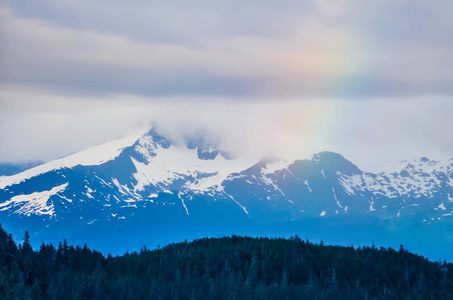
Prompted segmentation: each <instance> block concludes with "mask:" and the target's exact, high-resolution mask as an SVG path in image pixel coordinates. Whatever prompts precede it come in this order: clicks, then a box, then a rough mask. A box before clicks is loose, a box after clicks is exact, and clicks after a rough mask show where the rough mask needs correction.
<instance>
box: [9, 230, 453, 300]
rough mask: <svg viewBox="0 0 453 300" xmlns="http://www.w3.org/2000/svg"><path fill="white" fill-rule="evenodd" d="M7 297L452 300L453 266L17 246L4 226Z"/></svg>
mask: <svg viewBox="0 0 453 300" xmlns="http://www.w3.org/2000/svg"><path fill="white" fill-rule="evenodd" d="M0 254H1V255H0V266H1V267H0V296H1V298H2V299H63V298H64V299H451V296H452V295H453V264H451V263H448V264H447V263H446V262H443V263H441V262H430V261H428V260H427V259H425V258H423V257H421V256H418V255H414V254H411V253H409V252H408V251H407V250H405V249H404V248H403V247H402V246H401V248H400V250H399V251H395V250H393V249H391V248H388V249H384V248H379V249H378V248H376V247H374V246H373V247H363V248H357V249H355V248H353V247H339V246H325V245H323V244H322V243H321V244H313V243H310V242H308V241H303V240H301V239H299V238H298V237H293V238H291V239H269V238H250V237H238V236H232V237H224V238H216V239H214V238H210V239H208V238H205V239H199V240H195V241H193V242H190V243H187V242H184V243H178V244H170V245H167V246H165V247H163V248H158V249H156V250H148V249H146V248H142V250H141V251H140V252H133V253H127V254H125V255H123V256H116V257H113V256H111V255H109V256H107V257H105V256H103V255H102V254H101V253H100V252H97V251H93V250H90V249H88V248H87V247H86V246H84V247H83V248H81V247H79V246H77V247H73V246H68V245H67V243H66V242H64V243H63V244H62V243H60V244H59V245H58V246H53V245H44V244H43V245H42V246H41V247H40V249H39V250H38V251H33V249H32V248H31V246H30V240H29V236H28V233H26V234H25V239H24V242H23V243H22V244H20V245H19V246H17V245H16V244H15V243H14V241H13V239H12V236H11V235H8V234H7V233H6V232H5V231H4V230H3V229H0Z"/></svg>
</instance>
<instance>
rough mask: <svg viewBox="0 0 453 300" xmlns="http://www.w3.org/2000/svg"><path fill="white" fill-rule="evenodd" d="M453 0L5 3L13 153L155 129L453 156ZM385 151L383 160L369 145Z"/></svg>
mask: <svg viewBox="0 0 453 300" xmlns="http://www.w3.org/2000/svg"><path fill="white" fill-rule="evenodd" d="M450 8H451V4H450V2H449V1H431V2H426V1H421V0H416V1H406V0H397V1H395V0H392V1H390V0H384V1H360V0H348V1H336V2H332V1H330V2H327V1H320V0H312V1H284V3H283V2H276V1H267V0H266V1H262V0H261V1H258V0H253V1H245V2H244V1H242V2H235V1H208V0H197V1H171V2H170V1H144V0H143V1H141V0H140V1H133V2H132V3H131V2H125V1H119V0H115V1H111V0H110V1H107V0H100V1H87V0H78V1H73V0H70V1H57V0H43V1H39V2H38V1H25V0H15V1H12V0H4V1H2V2H0V160H1V161H29V160H36V159H38V160H50V159H54V158H56V157H59V156H63V155H67V154H70V153H72V152H75V151H78V150H81V149H84V148H86V147H89V146H93V145H95V144H98V143H102V142H106V141H109V140H111V139H115V138H120V137H126V136H129V135H132V134H135V133H136V132H137V131H144V130H146V128H148V127H149V126H150V122H151V121H153V122H154V123H155V124H157V125H158V128H159V130H161V131H162V133H164V134H168V135H170V136H172V137H173V138H174V139H175V140H180V139H182V138H183V137H184V135H187V134H196V133H197V132H199V131H202V132H204V133H206V134H209V135H211V136H214V137H215V138H217V137H218V139H219V140H220V141H221V144H222V146H223V147H224V148H226V149H227V150H233V151H237V152H240V153H243V154H244V155H257V156H259V155H266V154H276V155H280V156H285V157H292V158H294V157H299V158H301V157H302V158H303V157H307V156H309V155H310V154H312V153H313V152H317V151H323V150H332V151H337V152H340V153H342V154H344V155H345V156H346V157H347V158H350V159H351V160H353V161H355V162H357V163H358V164H359V166H361V167H363V168H364V169H371V168H375V167H378V166H376V163H375V162H379V163H380V162H389V161H393V160H396V159H403V158H408V157H412V156H414V157H417V156H418V157H419V156H425V155H428V156H432V157H434V158H445V157H451V156H452V154H453V148H452V145H453V135H452V132H451V130H450V127H451V121H450V116H451V113H452V112H453V106H452V105H453V101H452V97H453V60H452V59H451V57H450V56H451V53H452V52H453V39H452V38H451V37H452V36H453V19H452V18H451V16H450V12H451V9H450ZM370 157H371V158H370Z"/></svg>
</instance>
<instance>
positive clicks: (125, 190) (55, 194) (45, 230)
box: [0, 130, 453, 260]
mask: <svg viewBox="0 0 453 300" xmlns="http://www.w3.org/2000/svg"><path fill="white" fill-rule="evenodd" d="M370 159H372V158H370ZM452 213H453V160H450V161H447V162H437V161H431V160H429V159H427V158H421V159H419V160H414V161H401V162H398V163H395V164H394V165H393V166H391V167H389V168H387V169H382V170H381V171H379V172H377V173H369V172H363V171H361V170H360V169H359V168H358V167H357V166H355V165H354V164H353V163H352V162H350V161H348V160H347V159H345V158H344V157H343V156H341V155H340V154H337V153H333V152H321V153H318V154H314V155H313V156H312V157H311V158H310V159H305V160H295V161H284V160H280V159H277V158H264V159H261V160H260V159H256V160H253V159H244V158H240V157H235V156H234V155H231V154H228V153H226V152H224V151H221V150H220V149H218V148H217V147H216V145H215V143H211V142H209V141H208V140H206V139H204V138H203V137H196V138H192V139H187V140H186V141H185V142H184V143H183V144H176V143H175V142H172V141H170V140H169V139H167V138H165V137H163V136H161V135H159V134H158V133H156V132H155V131H154V130H150V131H149V132H147V133H146V134H143V135H141V136H137V137H132V138H128V139H123V140H118V141H113V142H111V143H107V144H104V145H100V146H97V147H94V148H90V149H87V150H85V151H82V152H79V153H76V154H74V155H71V156H68V157H65V158H62V159H58V160H55V161H52V162H49V163H46V164H41V165H38V166H35V167H32V168H29V169H27V170H24V171H23V172H20V173H17V174H10V175H9V176H1V177H0V222H1V223H2V224H3V226H4V228H5V229H7V230H8V231H10V232H12V233H13V235H15V236H16V238H20V237H22V236H23V233H24V231H25V230H29V232H30V234H31V240H32V241H33V242H34V243H35V245H39V244H40V243H41V242H43V241H44V242H54V243H55V242H58V241H60V240H63V239H67V240H68V241H69V242H71V243H73V244H83V243H85V242H86V243H88V245H89V246H90V247H93V248H96V249H99V250H101V251H104V252H111V253H116V254H117V253H122V252H124V251H126V250H137V249H139V248H140V247H142V246H143V245H147V246H148V247H154V246H157V245H159V244H160V245H163V244H165V243H169V242H178V241H182V240H184V239H189V240H190V239H193V238H200V237H204V236H222V235H231V234H237V235H254V236H277V235H278V236H289V235H294V234H297V235H299V236H301V237H302V238H308V239H310V240H311V241H314V242H317V241H321V240H323V241H324V242H326V243H335V244H346V245H351V244H353V245H362V244H366V245H371V244H372V243H375V244H376V245H382V246H385V247H388V246H391V247H399V245H400V244H404V245H405V247H407V248H408V249H409V250H411V251H413V252H418V253H419V254H422V255H425V256H428V257H430V258H433V259H437V258H446V259H449V260H453V218H452V215H451V214H452Z"/></svg>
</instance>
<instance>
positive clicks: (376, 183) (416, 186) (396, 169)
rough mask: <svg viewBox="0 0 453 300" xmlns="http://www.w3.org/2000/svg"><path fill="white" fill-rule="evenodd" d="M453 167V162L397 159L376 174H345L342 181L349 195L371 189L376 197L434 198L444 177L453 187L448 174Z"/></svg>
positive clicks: (424, 158) (341, 177)
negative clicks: (407, 196) (452, 165)
mask: <svg viewBox="0 0 453 300" xmlns="http://www.w3.org/2000/svg"><path fill="white" fill-rule="evenodd" d="M451 169H452V168H451V161H450V162H447V163H442V162H439V161H432V160H429V159H427V158H426V157H422V158H421V159H419V160H404V161H398V162H396V163H395V164H394V165H392V166H390V167H387V168H382V169H380V170H379V172H378V173H376V174H372V173H364V174H362V175H353V176H346V175H344V174H342V175H340V178H339V180H340V183H341V184H342V185H343V187H344V188H345V191H346V192H347V193H348V194H350V195H352V194H354V193H356V192H360V191H369V192H372V193H374V194H375V195H376V196H385V197H388V198H397V197H401V196H403V195H410V196H411V197H413V198H415V199H416V198H420V197H426V198H432V197H433V196H434V194H433V193H434V192H435V191H436V190H437V189H439V188H440V186H441V184H442V181H443V180H445V179H447V181H446V184H447V185H450V186H453V180H451V179H450V178H449V177H448V176H449V174H450V173H451Z"/></svg>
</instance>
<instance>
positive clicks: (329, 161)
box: [311, 151, 363, 175]
mask: <svg viewBox="0 0 453 300" xmlns="http://www.w3.org/2000/svg"><path fill="white" fill-rule="evenodd" d="M311 161H313V162H315V163H317V164H319V165H321V166H322V167H323V169H325V170H326V171H327V172H329V171H331V172H334V173H336V172H337V171H339V172H340V173H342V174H345V175H354V174H362V173H363V172H362V171H361V170H360V169H359V168H358V167H357V166H356V165H354V164H353V163H352V162H350V161H349V160H347V159H346V158H344V157H343V155H341V154H339V153H336V152H332V151H323V152H319V153H315V154H313V155H312V156H311Z"/></svg>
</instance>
